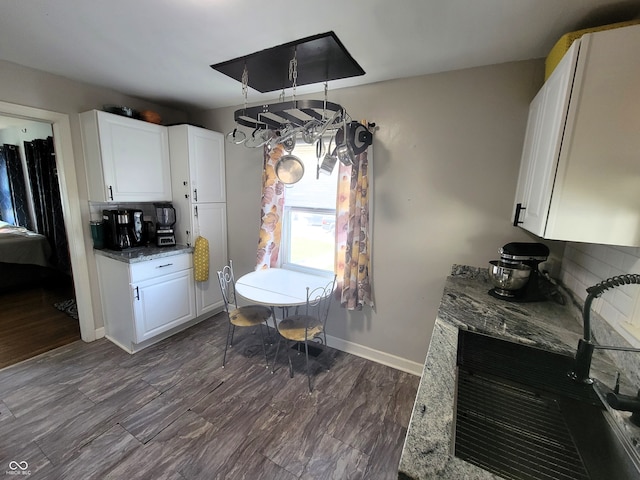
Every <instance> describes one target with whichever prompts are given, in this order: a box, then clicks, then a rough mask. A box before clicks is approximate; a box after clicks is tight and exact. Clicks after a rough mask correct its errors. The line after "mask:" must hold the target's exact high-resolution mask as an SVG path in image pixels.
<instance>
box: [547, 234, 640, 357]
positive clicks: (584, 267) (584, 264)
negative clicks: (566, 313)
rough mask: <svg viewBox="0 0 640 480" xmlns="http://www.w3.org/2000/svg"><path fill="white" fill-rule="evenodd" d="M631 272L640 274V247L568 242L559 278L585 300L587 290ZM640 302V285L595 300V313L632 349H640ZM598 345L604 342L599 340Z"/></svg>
mask: <svg viewBox="0 0 640 480" xmlns="http://www.w3.org/2000/svg"><path fill="white" fill-rule="evenodd" d="M628 273H634V274H640V248H637V247H616V246H610V245H597V244H589V243H567V245H566V247H565V251H564V257H563V259H562V267H561V273H560V278H561V280H562V282H563V283H564V285H565V286H566V287H567V288H568V289H569V290H571V291H572V292H573V293H574V294H575V295H576V296H577V297H578V298H579V299H580V300H581V301H584V300H585V298H586V297H587V292H586V289H587V287H590V286H592V285H595V284H596V283H598V282H600V281H602V280H605V279H607V278H610V277H614V276H616V275H623V274H628ZM639 300H640V285H623V286H619V287H615V288H612V289H610V290H607V291H605V292H604V293H603V294H602V296H600V297H599V298H597V299H596V300H594V302H593V306H592V312H596V313H597V314H598V315H599V316H600V317H602V319H604V320H605V321H606V322H607V323H608V324H609V325H610V326H611V327H613V329H614V330H615V331H616V332H617V333H618V334H619V335H620V336H622V337H623V338H624V339H625V340H626V341H627V342H628V343H630V344H631V345H632V346H634V347H640V318H638V317H640V301H639ZM596 338H597V336H596ZM598 343H600V344H604V343H605V342H604V341H603V340H602V339H598ZM636 355H638V354H636Z"/></svg>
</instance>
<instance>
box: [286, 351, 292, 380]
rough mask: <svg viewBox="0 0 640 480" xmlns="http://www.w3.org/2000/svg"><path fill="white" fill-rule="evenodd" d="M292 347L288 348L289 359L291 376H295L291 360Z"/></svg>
mask: <svg viewBox="0 0 640 480" xmlns="http://www.w3.org/2000/svg"><path fill="white" fill-rule="evenodd" d="M290 350H291V349H290V348H287V359H288V360H289V378H293V362H292V361H291V352H290Z"/></svg>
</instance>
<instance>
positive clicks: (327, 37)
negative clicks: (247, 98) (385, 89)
mask: <svg viewBox="0 0 640 480" xmlns="http://www.w3.org/2000/svg"><path fill="white" fill-rule="evenodd" d="M294 52H295V55H296V59H297V61H298V68H297V71H298V78H297V82H296V84H297V85H309V84H312V83H320V82H325V81H330V80H337V79H340V78H349V77H356V76H359V75H364V73H365V72H364V70H363V69H362V67H360V65H358V62H356V61H355V60H354V59H353V57H352V56H351V55H350V54H349V52H348V51H347V49H346V48H345V47H344V45H343V44H342V42H340V40H339V39H338V37H337V36H336V34H335V33H334V32H327V33H321V34H319V35H314V36H312V37H307V38H303V39H300V40H296V41H294V42H290V43H285V44H283V45H279V46H277V47H272V48H268V49H266V50H262V51H260V52H256V53H252V54H250V55H246V56H244V57H239V58H235V59H233V60H228V61H226V62H222V63H218V64H216V65H211V68H213V69H214V70H217V71H219V72H221V73H224V74H225V75H227V76H229V77H231V78H233V79H234V80H237V81H238V82H241V83H242V72H243V71H244V66H245V64H246V65H247V71H248V73H249V82H248V83H249V86H250V87H251V88H253V89H255V90H257V91H259V92H260V93H265V92H273V91H276V90H282V89H285V88H290V87H291V86H292V83H291V81H290V80H289V62H290V61H291V59H292V58H293V55H294Z"/></svg>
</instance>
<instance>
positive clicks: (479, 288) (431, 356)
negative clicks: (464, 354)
mask: <svg viewBox="0 0 640 480" xmlns="http://www.w3.org/2000/svg"><path fill="white" fill-rule="evenodd" d="M490 289H491V284H490V283H489V280H488V276H487V269H483V268H476V267H467V266H460V265H454V266H453V268H452V275H451V276H450V277H447V280H446V283H445V287H444V292H443V296H442V301H441V304H440V309H439V311H438V317H437V319H436V323H435V326H434V330H433V333H432V336H431V342H430V345H429V351H428V354H427V358H426V361H425V366H424V370H423V373H422V379H421V381H420V386H419V388H418V393H417V396H416V401H415V404H414V409H413V413H412V416H411V422H410V424H409V428H408V430H407V436H406V439H405V444H404V448H403V451H402V457H401V460H400V464H399V470H398V471H399V473H398V478H400V479H427V478H428V479H451V480H453V479H459V478H465V479H498V478H501V477H499V476H497V475H494V474H492V473H490V472H488V471H486V470H483V469H481V468H479V467H477V466H475V465H472V464H470V463H468V462H465V461H463V460H461V459H459V458H456V457H454V456H452V455H451V439H452V436H451V430H452V424H453V404H454V396H455V388H456V387H455V370H456V352H457V343H458V331H459V329H466V330H471V331H476V332H479V333H484V334H487V335H491V336H493V337H497V338H501V339H505V340H509V341H512V342H516V343H520V344H524V345H530V346H534V347H538V348H542V349H544V350H548V351H553V352H557V353H562V354H567V355H571V356H573V355H574V354H575V350H576V346H577V344H578V340H579V339H580V338H581V337H582V324H581V323H580V318H581V311H580V308H578V306H577V305H575V304H574V302H572V301H571V299H570V298H568V297H567V296H565V295H563V297H564V298H565V300H566V301H565V302H564V304H560V303H558V302H555V301H546V302H533V303H514V302H507V301H504V300H500V299H497V298H494V297H492V296H490V295H489V294H488V291H489V290H490ZM601 352H602V351H600V350H597V351H596V353H595V354H594V357H593V362H592V369H591V375H592V377H594V378H596V379H598V380H600V381H602V382H603V383H605V384H606V385H609V386H613V384H614V382H615V373H616V371H617V370H618V369H617V368H616V366H615V365H614V364H613V362H612V361H611V359H610V358H609V357H608V356H607V355H606V354H605V353H601ZM627 383H632V382H628V381H627ZM622 385H623V388H622V389H621V393H627V394H635V390H634V389H633V386H632V385H630V384H627V385H625V379H624V377H623V381H622ZM636 388H637V387H636ZM625 389H626V391H625ZM610 412H612V413H613V415H614V416H615V417H616V421H617V422H619V423H620V429H621V430H622V431H624V434H625V435H626V436H628V437H629V441H630V442H631V444H633V445H635V446H636V448H637V449H638V448H640V447H638V445H640V428H638V427H635V426H633V425H631V424H630V422H629V421H628V417H629V416H630V414H628V413H627V412H616V411H614V410H610Z"/></svg>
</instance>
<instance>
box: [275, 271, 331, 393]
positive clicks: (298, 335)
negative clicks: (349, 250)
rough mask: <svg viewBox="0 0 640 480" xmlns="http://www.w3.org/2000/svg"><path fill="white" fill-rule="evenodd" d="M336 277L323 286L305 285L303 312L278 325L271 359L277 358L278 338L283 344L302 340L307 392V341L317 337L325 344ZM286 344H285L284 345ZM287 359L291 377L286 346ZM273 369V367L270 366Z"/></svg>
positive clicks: (290, 364) (309, 376) (291, 371)
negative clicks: (276, 338)
mask: <svg viewBox="0 0 640 480" xmlns="http://www.w3.org/2000/svg"><path fill="white" fill-rule="evenodd" d="M335 283H336V277H335V275H334V277H333V280H332V281H331V282H329V283H328V284H327V285H326V286H324V287H318V288H315V289H313V290H310V289H309V287H307V303H306V305H305V310H304V313H303V314H298V313H296V314H295V315H291V316H288V317H286V318H284V319H283V320H282V321H281V322H280V323H279V324H278V325H277V328H278V333H280V337H279V338H278V346H277V347H276V355H275V357H274V359H273V364H274V367H275V362H276V360H277V359H278V351H279V349H280V340H282V338H284V339H285V344H288V343H289V341H293V342H299V343H302V342H304V351H305V356H306V366H307V380H308V382H309V393H311V391H312V388H311V374H310V373H309V341H314V340H316V339H318V340H319V341H320V342H321V343H323V344H324V345H326V344H327V334H326V324H327V318H328V316H329V308H330V307H331V300H332V298H333V295H332V293H333V289H334V287H335ZM286 346H287V345H285V347H286ZM287 359H288V360H289V376H290V377H291V378H293V364H292V362H291V349H290V348H287ZM272 371H273V368H272Z"/></svg>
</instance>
